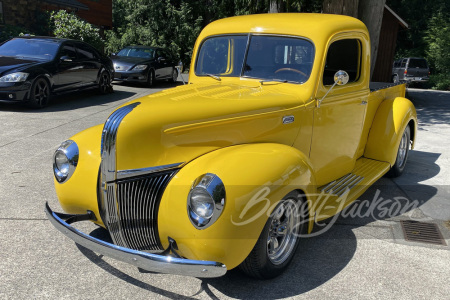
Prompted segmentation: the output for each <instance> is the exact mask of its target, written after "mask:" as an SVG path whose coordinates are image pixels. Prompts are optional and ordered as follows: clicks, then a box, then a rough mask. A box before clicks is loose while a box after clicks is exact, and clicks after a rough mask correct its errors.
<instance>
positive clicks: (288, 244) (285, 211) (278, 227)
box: [267, 199, 300, 265]
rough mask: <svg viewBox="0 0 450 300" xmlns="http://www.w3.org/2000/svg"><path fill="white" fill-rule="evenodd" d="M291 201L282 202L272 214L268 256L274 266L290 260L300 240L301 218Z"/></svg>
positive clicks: (268, 238)
mask: <svg viewBox="0 0 450 300" xmlns="http://www.w3.org/2000/svg"><path fill="white" fill-rule="evenodd" d="M297 210H298V209H297V205H296V204H295V202H294V201H293V200H291V199H288V200H284V201H282V202H281V203H280V204H279V205H278V206H277V208H276V209H275V211H274V212H273V213H272V221H271V223H270V227H269V234H268V237H267V255H268V257H269V260H270V261H271V262H272V263H273V264H274V265H279V264H282V263H283V262H285V261H286V259H288V258H289V257H290V255H291V253H292V251H293V250H294V248H295V245H296V242H297V239H298V229H299V224H300V223H299V221H300V216H299V213H298V212H297Z"/></svg>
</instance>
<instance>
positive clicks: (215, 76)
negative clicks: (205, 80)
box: [205, 74, 222, 81]
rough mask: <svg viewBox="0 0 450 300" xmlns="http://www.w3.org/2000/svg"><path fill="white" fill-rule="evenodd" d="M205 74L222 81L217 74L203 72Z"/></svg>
mask: <svg viewBox="0 0 450 300" xmlns="http://www.w3.org/2000/svg"><path fill="white" fill-rule="evenodd" d="M205 75H206V76H209V77H211V78H214V79H215V80H217V81H222V79H221V78H220V77H219V76H217V75H214V74H205Z"/></svg>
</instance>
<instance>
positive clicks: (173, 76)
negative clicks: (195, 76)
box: [171, 68, 178, 82]
mask: <svg viewBox="0 0 450 300" xmlns="http://www.w3.org/2000/svg"><path fill="white" fill-rule="evenodd" d="M177 79H178V71H177V69H175V68H174V69H173V71H172V79H171V80H172V82H177Z"/></svg>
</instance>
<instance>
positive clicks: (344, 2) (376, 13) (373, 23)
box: [323, 0, 386, 78]
mask: <svg viewBox="0 0 450 300" xmlns="http://www.w3.org/2000/svg"><path fill="white" fill-rule="evenodd" d="M385 3H386V0H324V2H323V12H324V13H329V14H338V15H347V16H352V17H355V18H358V19H360V20H361V21H363V23H364V24H366V26H367V29H368V30H369V34H370V44H371V49H370V50H371V51H370V52H371V53H370V54H371V56H370V78H372V74H373V70H374V68H375V62H376V60H377V53H378V41H379V39H380V30H381V23H382V22H383V10H384V4H385Z"/></svg>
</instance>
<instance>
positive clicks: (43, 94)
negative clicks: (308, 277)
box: [30, 78, 50, 108]
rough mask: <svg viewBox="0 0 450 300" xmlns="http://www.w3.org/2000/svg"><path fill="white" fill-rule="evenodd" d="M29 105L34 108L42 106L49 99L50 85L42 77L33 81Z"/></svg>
mask: <svg viewBox="0 0 450 300" xmlns="http://www.w3.org/2000/svg"><path fill="white" fill-rule="evenodd" d="M30 100H31V102H30V105H31V106H32V107H34V108H44V107H46V106H47V105H48V103H49V101H50V85H49V84H48V81H47V80H45V79H44V78H38V79H36V80H35V81H34V83H33V85H32V86H31V89H30Z"/></svg>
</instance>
